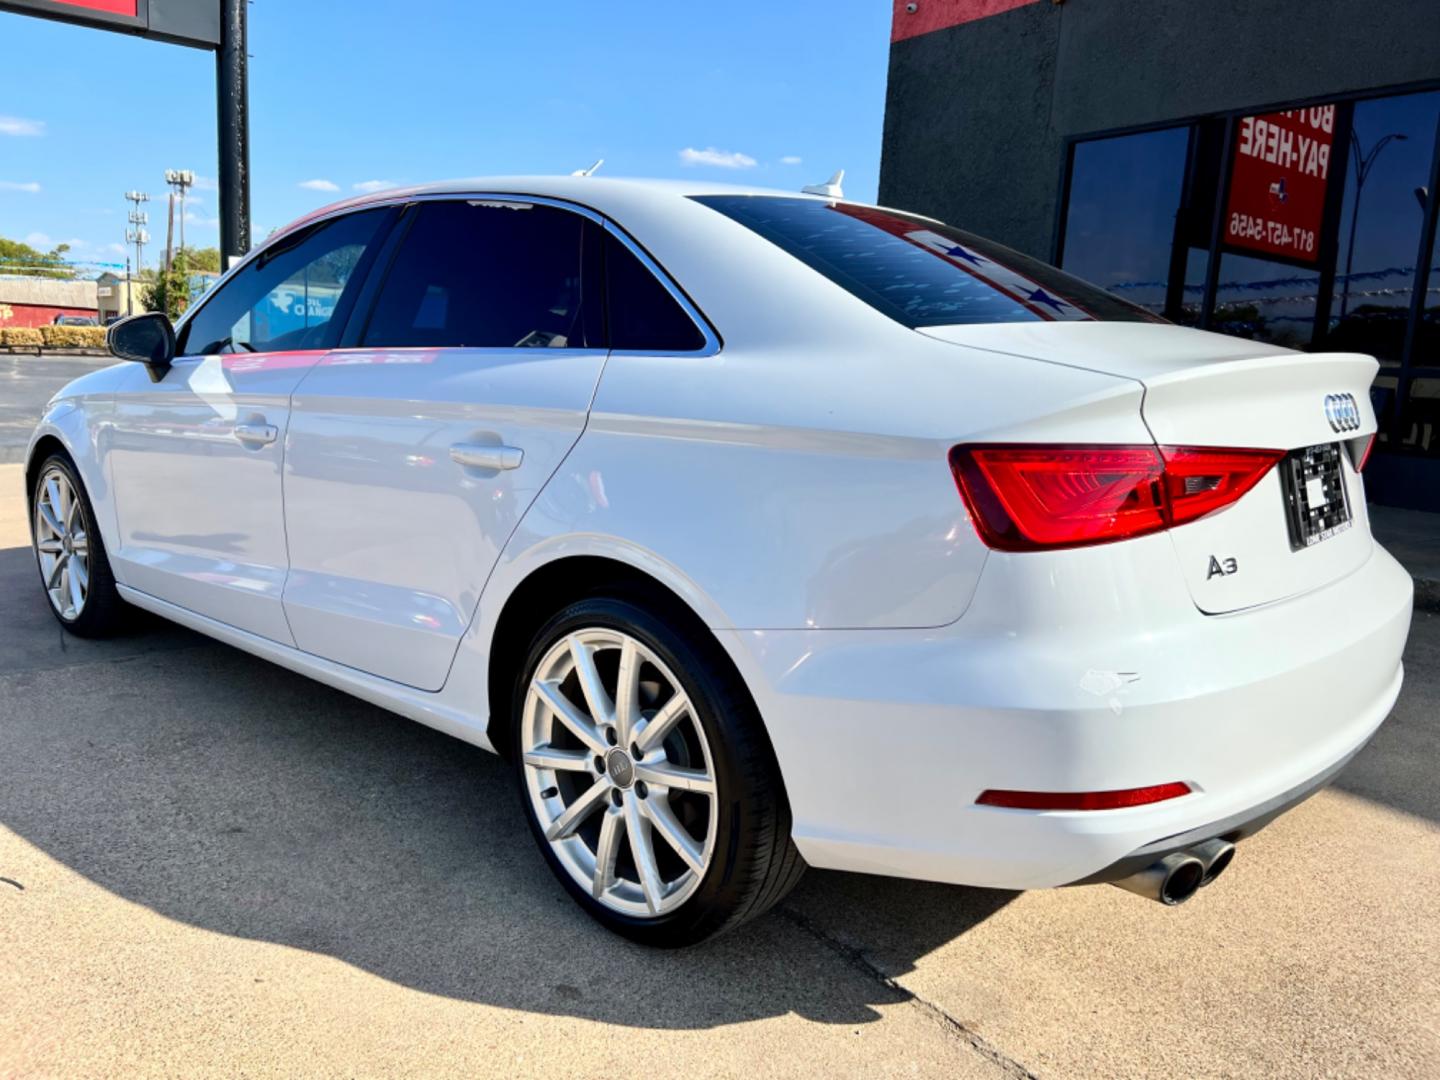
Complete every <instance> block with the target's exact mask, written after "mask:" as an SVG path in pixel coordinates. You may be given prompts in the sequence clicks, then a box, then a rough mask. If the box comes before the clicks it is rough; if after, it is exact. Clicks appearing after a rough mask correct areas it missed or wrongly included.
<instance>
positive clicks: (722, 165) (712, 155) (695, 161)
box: [680, 146, 757, 169]
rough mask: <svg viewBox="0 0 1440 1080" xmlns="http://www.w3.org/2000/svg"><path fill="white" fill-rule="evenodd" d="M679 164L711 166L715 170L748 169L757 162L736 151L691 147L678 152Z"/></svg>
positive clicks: (711, 147)
mask: <svg viewBox="0 0 1440 1080" xmlns="http://www.w3.org/2000/svg"><path fill="white" fill-rule="evenodd" d="M680 164H682V165H713V166H715V167H716V168H717V169H750V168H754V167H755V165H756V164H757V162H756V161H755V159H754V158H753V157H751V156H750V155H749V154H742V153H740V151H738V150H716V149H715V147H713V146H707V147H706V148H705V149H704V150H696V149H695V148H694V147H693V146H687V147H686V148H685V149H684V150H681V151H680Z"/></svg>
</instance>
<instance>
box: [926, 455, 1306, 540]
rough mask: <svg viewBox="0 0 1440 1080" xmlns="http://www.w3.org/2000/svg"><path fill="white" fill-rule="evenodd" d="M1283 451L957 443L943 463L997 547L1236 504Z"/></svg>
mask: <svg viewBox="0 0 1440 1080" xmlns="http://www.w3.org/2000/svg"><path fill="white" fill-rule="evenodd" d="M1284 456H1285V455H1284V451H1281V450H1231V449H1227V448H1214V447H1190V446H1164V447H1155V446H957V447H955V448H954V449H953V450H951V451H950V468H951V470H952V471H953V472H954V474H955V482H956V484H957V485H958V486H959V488H960V494H961V496H962V497H963V498H964V499H965V505H966V506H967V507H968V508H969V510H970V517H971V520H973V521H974V523H975V529H976V531H977V532H978V533H979V534H980V539H981V540H983V541H985V543H986V544H987V545H989V546H990V547H992V548H997V549H999V550H1001V551H1037V550H1042V549H1047V548H1067V547H1083V546H1086V545H1089V544H1105V543H1110V542H1111V541H1114V540H1124V539H1126V538H1128V537H1132V536H1143V535H1144V534H1146V533H1152V532H1158V531H1159V530H1161V529H1167V528H1170V527H1172V526H1174V525H1183V524H1184V523H1185V522H1187V521H1194V520H1195V519H1196V518H1199V517H1203V516H1204V515H1206V514H1210V513H1214V512H1215V511H1216V510H1220V509H1222V508H1224V507H1226V506H1229V505H1230V504H1231V503H1233V502H1235V501H1236V500H1237V499H1239V498H1240V496H1242V495H1244V494H1245V492H1247V491H1249V490H1250V489H1251V488H1252V487H1254V486H1255V485H1256V484H1257V483H1258V482H1259V481H1260V478H1261V477H1263V476H1264V475H1265V474H1266V473H1267V472H1269V471H1270V469H1271V467H1272V466H1273V465H1274V464H1275V463H1276V462H1277V461H1279V460H1280V459H1281V458H1282V457H1284Z"/></svg>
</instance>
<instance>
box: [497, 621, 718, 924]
mask: <svg viewBox="0 0 1440 1080" xmlns="http://www.w3.org/2000/svg"><path fill="white" fill-rule="evenodd" d="M521 740H522V745H521V747H520V752H521V755H522V761H523V763H524V770H525V785H526V791H527V793H528V794H529V797H530V804H531V806H532V807H533V809H534V811H535V814H536V817H537V819H538V820H539V822H540V825H541V828H542V829H543V831H544V833H545V837H546V839H547V840H548V841H549V844H550V847H551V850H552V851H554V853H555V856H556V857H557V858H558V859H559V860H560V863H561V865H562V866H564V867H565V869H566V870H567V871H568V872H569V874H570V876H571V877H572V878H574V879H575V881H576V883H577V884H579V885H580V887H581V888H583V889H585V890H587V891H588V892H589V893H590V894H591V895H592V896H593V897H595V899H596V900H598V901H599V902H600V903H602V904H604V905H605V906H606V907H608V908H610V909H611V910H613V911H617V912H621V913H622V914H625V915H636V916H642V917H644V916H656V915H663V914H665V913H666V912H669V911H673V910H674V909H675V908H677V907H679V906H680V905H681V904H683V903H684V902H685V901H686V900H687V899H689V897H690V896H691V895H692V894H693V893H694V892H695V890H696V889H697V888H698V887H699V885H700V882H701V880H702V879H703V878H704V876H705V871H706V869H707V868H708V867H709V865H710V860H711V858H712V856H713V855H714V852H715V831H716V816H717V815H716V809H717V800H716V782H715V767H714V762H713V760H712V758H711V754H710V745H709V741H708V737H707V735H706V732H705V729H704V727H703V725H702V724H701V722H700V718H699V716H697V715H696V714H695V710H694V709H693V708H692V706H691V704H690V699H689V698H688V697H687V696H686V694H685V691H684V689H683V688H682V687H681V686H680V682H679V680H678V679H676V678H675V676H674V674H673V673H672V672H671V671H670V669H669V668H668V667H666V666H665V664H664V663H662V662H661V660H660V659H659V657H657V656H656V655H655V654H654V653H653V652H651V651H650V650H649V649H648V648H646V647H645V645H643V644H642V643H641V642H639V641H637V640H636V639H635V638H633V637H631V636H629V635H628V634H625V633H622V632H621V631H618V630H611V629H609V628H604V627H594V628H587V629H583V630H577V631H574V632H573V633H570V634H567V635H566V636H565V637H564V638H562V639H561V640H559V641H557V642H556V643H555V644H554V645H553V646H552V647H551V648H550V650H549V651H548V652H547V653H546V654H545V656H544V657H543V658H542V659H541V661H540V663H539V665H538V666H537V667H536V669H535V674H534V677H533V678H532V679H531V681H530V686H529V689H528V691H527V693H526V696H525V711H524V715H523V717H522V722H521Z"/></svg>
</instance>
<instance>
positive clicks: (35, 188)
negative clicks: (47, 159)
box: [0, 180, 40, 195]
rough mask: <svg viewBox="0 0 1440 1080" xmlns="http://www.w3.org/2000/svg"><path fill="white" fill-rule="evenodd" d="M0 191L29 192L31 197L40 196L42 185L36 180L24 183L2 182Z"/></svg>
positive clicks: (15, 181) (14, 181)
mask: <svg viewBox="0 0 1440 1080" xmlns="http://www.w3.org/2000/svg"><path fill="white" fill-rule="evenodd" d="M0 191H27V192H29V193H30V194H31V195H36V194H39V191H40V185H39V184H37V183H36V182H35V181H34V180H26V181H24V182H23V183H22V182H21V181H19V180H0Z"/></svg>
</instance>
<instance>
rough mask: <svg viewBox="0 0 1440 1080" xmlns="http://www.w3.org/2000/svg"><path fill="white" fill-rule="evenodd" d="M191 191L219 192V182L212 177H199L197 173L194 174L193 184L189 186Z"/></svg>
mask: <svg viewBox="0 0 1440 1080" xmlns="http://www.w3.org/2000/svg"><path fill="white" fill-rule="evenodd" d="M191 190H192V191H219V190H220V181H219V180H216V179H215V178H214V177H213V176H201V175H200V174H199V173H196V174H195V183H194V184H193V185H191Z"/></svg>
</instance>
